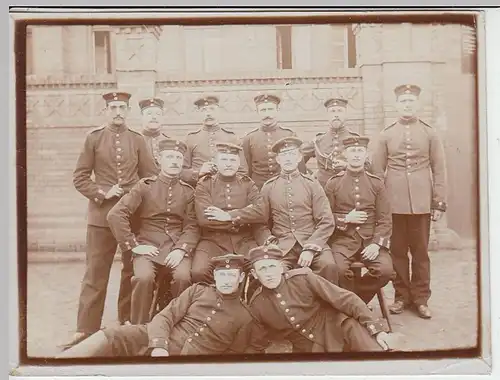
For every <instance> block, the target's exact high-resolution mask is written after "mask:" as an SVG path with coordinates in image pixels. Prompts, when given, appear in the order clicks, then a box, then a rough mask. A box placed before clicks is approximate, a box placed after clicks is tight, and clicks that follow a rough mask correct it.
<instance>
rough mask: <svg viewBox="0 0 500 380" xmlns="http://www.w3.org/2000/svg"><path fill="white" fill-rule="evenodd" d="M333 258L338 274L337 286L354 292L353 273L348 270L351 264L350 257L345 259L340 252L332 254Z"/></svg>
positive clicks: (351, 259)
mask: <svg viewBox="0 0 500 380" xmlns="http://www.w3.org/2000/svg"><path fill="white" fill-rule="evenodd" d="M333 258H334V260H335V263H336V264H337V268H338V273H339V286H340V287H341V288H344V289H347V290H350V291H351V292H354V290H355V289H354V273H353V272H352V270H351V269H350V267H351V264H352V263H353V258H352V257H346V256H344V255H343V254H342V253H340V252H334V253H333Z"/></svg>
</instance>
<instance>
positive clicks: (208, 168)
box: [199, 161, 217, 177]
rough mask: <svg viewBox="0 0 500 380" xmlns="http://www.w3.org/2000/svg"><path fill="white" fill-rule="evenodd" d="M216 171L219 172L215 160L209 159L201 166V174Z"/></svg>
mask: <svg viewBox="0 0 500 380" xmlns="http://www.w3.org/2000/svg"><path fill="white" fill-rule="evenodd" d="M215 173H217V166H215V164H214V163H213V162H210V161H207V162H205V163H204V164H203V165H202V166H201V168H200V173H199V176H200V177H201V176H203V175H205V174H215Z"/></svg>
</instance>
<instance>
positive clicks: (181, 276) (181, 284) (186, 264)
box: [170, 257, 193, 298]
mask: <svg viewBox="0 0 500 380" xmlns="http://www.w3.org/2000/svg"><path fill="white" fill-rule="evenodd" d="M192 262H193V260H192V258H191V257H184V258H183V259H182V261H181V262H180V264H179V265H178V266H176V267H175V268H174V269H173V270H172V281H171V282H170V294H171V297H172V298H177V297H178V296H179V295H180V294H181V293H182V292H183V291H184V290H186V289H187V288H189V286H190V285H191V265H192Z"/></svg>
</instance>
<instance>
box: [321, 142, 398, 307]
mask: <svg viewBox="0 0 500 380" xmlns="http://www.w3.org/2000/svg"><path fill="white" fill-rule="evenodd" d="M368 142H369V139H368V138H367V137H348V138H347V139H345V140H343V142H342V143H343V149H344V155H345V158H346V163H347V167H346V170H345V171H343V172H340V173H338V174H337V175H334V176H333V177H332V178H330V180H329V181H328V182H327V184H326V187H325V192H326V196H327V197H328V200H329V201H330V207H331V209H332V212H333V215H334V217H335V226H336V228H335V232H334V234H333V236H332V238H331V248H332V252H333V257H334V259H335V262H336V264H337V266H338V268H339V285H340V286H341V287H343V288H345V289H348V290H351V291H354V284H353V272H352V271H351V270H350V266H351V264H352V263H353V262H354V261H362V262H363V263H364V264H365V266H366V268H367V269H368V272H367V273H366V274H365V275H364V276H362V277H361V279H359V280H358V284H356V285H357V286H356V288H357V294H358V296H359V297H360V298H361V299H362V300H363V301H365V303H369V302H370V301H371V299H372V298H373V297H374V296H375V294H377V292H378V291H379V289H380V288H383V287H384V286H385V285H386V284H387V283H388V282H389V280H390V279H391V277H392V274H393V268H392V260H391V255H390V254H389V246H390V238H391V231H392V219H391V205H390V202H389V198H388V197H387V193H386V190H385V186H384V182H383V181H382V180H381V179H380V178H378V177H376V176H375V175H373V174H371V173H369V172H367V171H366V170H365V168H364V163H365V162H366V156H367V147H368Z"/></svg>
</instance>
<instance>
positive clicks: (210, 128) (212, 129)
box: [202, 124, 220, 132]
mask: <svg viewBox="0 0 500 380" xmlns="http://www.w3.org/2000/svg"><path fill="white" fill-rule="evenodd" d="M202 129H203V130H204V131H207V132H217V131H219V130H220V125H219V124H216V125H210V126H208V125H205V124H203V127H202Z"/></svg>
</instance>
